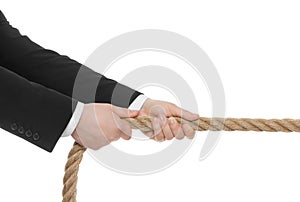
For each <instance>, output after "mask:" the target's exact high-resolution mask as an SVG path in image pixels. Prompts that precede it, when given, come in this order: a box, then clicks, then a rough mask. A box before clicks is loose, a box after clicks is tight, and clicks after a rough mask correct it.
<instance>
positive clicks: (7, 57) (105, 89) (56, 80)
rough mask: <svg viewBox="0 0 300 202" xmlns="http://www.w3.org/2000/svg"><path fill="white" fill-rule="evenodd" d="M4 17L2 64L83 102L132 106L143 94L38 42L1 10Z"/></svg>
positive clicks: (0, 32) (0, 30)
mask: <svg viewBox="0 0 300 202" xmlns="http://www.w3.org/2000/svg"><path fill="white" fill-rule="evenodd" d="M1 16H2V19H1ZM0 19H1V20H0V44H1V46H0V65H2V66H4V67H6V68H8V69H10V70H11V71H13V72H16V73H17V74H19V75H21V76H22V77H24V78H26V79H28V80H31V81H33V82H35V83H39V84H41V85H43V86H45V87H48V88H51V89H54V90H56V91H58V92H60V93H62V94H64V95H67V96H69V97H73V98H74V99H76V100H79V101H81V102H83V103H93V102H99V103H110V104H114V105H117V106H121V107H128V106H129V105H130V103H131V102H132V101H133V100H134V99H135V98H136V97H137V96H138V95H140V94H141V93H140V92H138V91H135V90H133V89H131V88H129V87H128V86H125V85H122V84H120V83H118V82H117V81H115V80H112V79H109V78H106V77H105V76H104V75H101V74H99V73H97V72H95V71H93V70H91V69H90V68H88V67H86V66H84V65H82V64H80V63H79V62H77V61H75V60H73V59H71V58H69V57H67V56H64V55H60V54H58V53H57V52H54V51H52V50H48V49H45V48H43V47H41V46H40V45H38V44H36V43H34V42H33V41H31V40H30V39H29V38H28V37H27V36H24V35H21V34H20V32H19V31H18V30H17V29H16V28H13V27H12V26H11V25H10V24H9V23H8V21H7V20H6V19H5V18H4V15H3V14H2V13H1V12H0ZM79 71H80V74H79V75H78V72H79ZM76 79H77V80H76ZM75 81H76V82H78V83H77V85H76V88H77V89H76V93H73V90H74V84H75ZM94 89H95V90H94Z"/></svg>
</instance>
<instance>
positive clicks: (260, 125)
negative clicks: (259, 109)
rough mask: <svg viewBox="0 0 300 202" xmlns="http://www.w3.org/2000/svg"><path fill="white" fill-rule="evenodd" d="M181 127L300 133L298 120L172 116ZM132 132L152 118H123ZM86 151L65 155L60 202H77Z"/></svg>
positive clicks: (78, 148)
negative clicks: (79, 174) (187, 125)
mask: <svg viewBox="0 0 300 202" xmlns="http://www.w3.org/2000/svg"><path fill="white" fill-rule="evenodd" d="M174 118H175V119H176V120H177V122H178V123H180V124H189V125H190V126H191V127H192V128H193V129H194V130H197V131H206V130H212V131H220V130H224V131H256V132H262V131H265V132H300V119H249V118H226V119H223V118H206V117H200V118H199V119H198V120H195V121H187V120H185V119H182V118H180V117H174ZM124 120H126V121H127V122H128V123H129V125H130V126H131V128H132V129H140V130H141V131H144V132H148V131H152V130H153V129H152V126H151V118H150V117H147V116H139V117H136V118H125V119H124ZM85 151H86V148H84V147H83V146H81V145H79V144H77V143H74V146H73V148H72V149H71V151H70V153H69V155H68V161H67V163H66V166H65V176H64V179H63V183H64V188H63V191H62V194H63V202H76V194H77V189H76V187H77V180H78V177H77V175H78V171H79V164H80V162H81V160H82V157H83V154H84V152H85Z"/></svg>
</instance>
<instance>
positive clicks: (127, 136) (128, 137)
mask: <svg viewBox="0 0 300 202" xmlns="http://www.w3.org/2000/svg"><path fill="white" fill-rule="evenodd" d="M120 135H121V138H122V139H124V140H130V139H131V136H130V135H127V134H124V133H121V134H120Z"/></svg>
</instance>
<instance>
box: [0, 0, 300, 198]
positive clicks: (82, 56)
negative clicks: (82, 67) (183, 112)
mask: <svg viewBox="0 0 300 202" xmlns="http://www.w3.org/2000/svg"><path fill="white" fill-rule="evenodd" d="M299 9H300V4H299V1H289V0H285V1H266V0H254V1H238V0H236V1H234V0H228V1H221V0H211V1H174V0H172V1H167V0H165V1H156V0H152V1H147V2H146V1H129V0H127V1H121V0H120V1H113V0H110V1H94V2H89V1H84V2H83V1H81V2H80V3H78V1H77V2H76V1H61V0H59V1H58V0H52V1H48V3H45V1H29V0H27V1H19V2H17V1H3V0H2V1H1V10H2V12H3V13H4V14H5V15H6V17H7V18H8V20H9V21H10V23H11V24H12V25H13V26H14V27H17V28H18V29H19V30H20V31H21V33H22V34H26V35H28V36H29V37H30V38H31V39H32V40H33V41H35V42H37V43H39V44H40V45H42V46H44V47H46V48H49V49H53V50H55V51H57V52H59V53H61V54H64V55H68V56H70V57H71V58H73V59H76V60H77V61H80V62H84V61H85V60H86V59H87V57H88V56H89V55H90V54H91V53H92V52H93V51H94V49H95V48H97V47H98V46H99V45H101V44H102V43H104V42H106V41H107V40H109V39H111V38H113V37H115V36H117V35H120V34H122V33H125V32H129V31H133V30H139V29H146V28H152V29H164V30H169V31H173V32H177V33H179V34H181V35H184V36H186V37H188V38H190V39H191V40H193V41H194V42H196V43H197V44H199V46H201V47H202V48H203V50H204V51H205V52H206V53H207V54H208V55H209V57H210V58H211V59H212V61H213V62H214V64H215V66H216V67H217V69H218V71H219V74H220V76H221V78H222V81H223V84H224V88H225V94H226V106H227V108H226V116H227V117H252V118H257V117H262V118H287V117H289V118H300V107H299V103H300V93H299V86H300V81H299V67H300V59H299V54H300V38H299V36H300V27H299V21H300V12H299ZM0 45H1V44H0ZM136 58H137V60H138V57H136ZM161 62H163V61H161ZM153 63H155V64H159V63H160V61H155V62H153ZM144 65H149V62H148V63H147V64H144ZM169 67H170V66H169ZM115 68H116V67H115ZM170 68H172V67H170ZM125 69H126V68H125ZM109 76H110V77H112V78H114V79H117V78H118V75H117V73H111V74H110V75H109ZM186 79H187V80H188V78H186ZM198 91H201V92H196V94H195V95H196V96H197V97H198V98H199V100H200V101H199V113H200V114H201V115H202V116H210V110H209V109H208V108H210V107H208V106H210V103H209V98H208V97H206V96H208V93H207V92H206V91H207V89H206V88H202V87H201V88H200V87H199V88H198ZM145 93H147V95H148V96H149V97H158V96H160V98H161V99H168V96H165V97H162V96H161V95H159V91H157V92H154V91H153V90H152V91H151V90H148V91H147V92H146V91H145ZM201 95H203V99H202V97H201ZM201 100H203V101H201ZM0 113H1V112H0ZM0 133H1V143H2V144H1V147H0V153H1V166H0V171H1V172H0V201H32V202H34V201H38V202H40V201H51V202H52V201H60V200H61V189H62V178H63V174H64V172H63V171H64V170H63V169H64V164H65V161H66V157H67V153H68V152H69V150H70V148H71V146H72V143H73V140H72V138H71V137H69V138H64V139H61V140H60V141H59V142H58V144H57V146H56V147H55V149H54V151H53V152H52V153H47V152H45V151H43V150H41V149H39V148H38V147H35V146H33V145H31V144H29V143H27V142H26V141H24V140H21V139H19V138H18V137H16V136H14V135H11V134H9V133H7V132H5V131H0ZM205 135H206V133H197V137H196V139H195V142H194V143H193V146H192V148H191V149H190V150H189V151H188V152H187V153H186V155H185V156H184V157H183V158H182V159H181V160H180V161H179V162H177V163H176V164H175V165H173V166H172V167H170V168H168V169H166V170H164V171H162V172H160V173H156V174H152V175H147V176H128V175H123V174H119V173H116V172H113V171H111V170H108V169H106V168H105V167H103V166H101V165H99V164H98V163H97V162H95V161H94V160H93V159H92V158H91V157H90V156H89V155H88V154H87V155H85V157H84V160H83V162H82V165H81V170H80V173H79V178H80V179H79V184H78V201H89V202H90V201H120V200H122V201H129V200H130V201H141V200H142V201H145V202H148V201H154V200H156V201H184V200H186V201H189V202H192V201H232V202H234V201H299V200H300V194H299V193H300V192H299V187H300V172H299V170H300V162H299V159H300V158H299V157H300V135H299V134H296V133H291V134H286V133H255V132H230V133H229V132H224V133H223V135H222V138H221V140H220V142H219V144H218V145H217V147H216V149H215V150H214V152H213V153H212V154H211V155H210V156H209V157H208V158H207V159H205V160H204V161H198V157H199V152H200V149H201V145H202V143H203V140H204V137H205ZM132 142H138V141H136V140H132ZM132 142H130V143H129V142H122V143H120V145H123V146H124V145H126V144H128V145H131V146H134V144H133V143H132ZM143 144H147V143H146V142H139V143H136V145H143ZM157 144H158V143H152V145H153V149H158V146H157ZM163 144H165V143H162V145H160V147H161V146H163ZM166 144H168V143H166ZM128 145H127V147H128ZM148 146H149V145H148ZM125 147H126V146H125ZM130 148H132V147H130ZM135 148H138V149H139V150H138V149H135V150H134V149H132V150H133V152H135V153H139V152H140V153H144V152H145V151H143V147H135ZM150 148H151V147H150ZM147 149H148V150H149V147H147Z"/></svg>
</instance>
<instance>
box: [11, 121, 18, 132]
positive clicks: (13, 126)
mask: <svg viewBox="0 0 300 202" xmlns="http://www.w3.org/2000/svg"><path fill="white" fill-rule="evenodd" d="M10 128H11V129H12V130H17V129H18V125H17V124H16V123H13V124H11V125H10Z"/></svg>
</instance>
